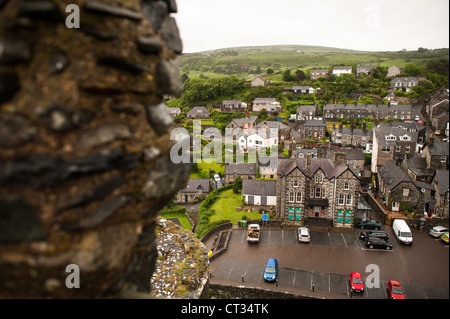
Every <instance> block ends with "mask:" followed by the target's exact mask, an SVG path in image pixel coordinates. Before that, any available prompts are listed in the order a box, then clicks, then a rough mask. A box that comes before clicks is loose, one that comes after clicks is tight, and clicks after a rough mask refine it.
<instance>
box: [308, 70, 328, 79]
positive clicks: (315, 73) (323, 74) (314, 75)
mask: <svg viewBox="0 0 450 319" xmlns="http://www.w3.org/2000/svg"><path fill="white" fill-rule="evenodd" d="M329 74H330V71H329V70H328V69H325V70H311V71H310V72H309V77H310V78H311V80H317V79H318V78H319V77H328V75H329Z"/></svg>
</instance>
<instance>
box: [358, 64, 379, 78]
mask: <svg viewBox="0 0 450 319" xmlns="http://www.w3.org/2000/svg"><path fill="white" fill-rule="evenodd" d="M376 67H377V66H376V65H358V66H357V67H356V76H357V77H360V76H362V75H368V74H369V73H370V71H372V70H373V69H375V68H376Z"/></svg>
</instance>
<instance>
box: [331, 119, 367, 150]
mask: <svg viewBox="0 0 450 319" xmlns="http://www.w3.org/2000/svg"><path fill="white" fill-rule="evenodd" d="M372 137H373V132H372V129H366V126H365V123H364V124H363V127H362V128H353V127H343V126H342V124H340V125H339V127H336V126H333V129H332V130H331V141H332V142H333V144H336V145H340V146H342V147H352V146H355V147H361V148H364V149H368V150H372Z"/></svg>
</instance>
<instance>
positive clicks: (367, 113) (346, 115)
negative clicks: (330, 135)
mask: <svg viewBox="0 0 450 319" xmlns="http://www.w3.org/2000/svg"><path fill="white" fill-rule="evenodd" d="M414 114H415V113H414V110H413V107H412V106H411V105H409V104H399V105H390V104H357V103H349V104H337V103H336V104H325V105H324V106H323V115H324V118H325V120H326V121H335V120H336V119H338V118H343V119H360V118H361V119H364V118H372V119H378V120H380V121H384V120H389V119H392V120H402V121H408V120H410V121H412V120H414Z"/></svg>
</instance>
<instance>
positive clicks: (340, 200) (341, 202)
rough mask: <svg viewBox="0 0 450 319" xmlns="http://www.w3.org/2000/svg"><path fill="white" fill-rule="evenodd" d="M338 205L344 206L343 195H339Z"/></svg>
mask: <svg viewBox="0 0 450 319" xmlns="http://www.w3.org/2000/svg"><path fill="white" fill-rule="evenodd" d="M338 205H344V194H339V197H338Z"/></svg>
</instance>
